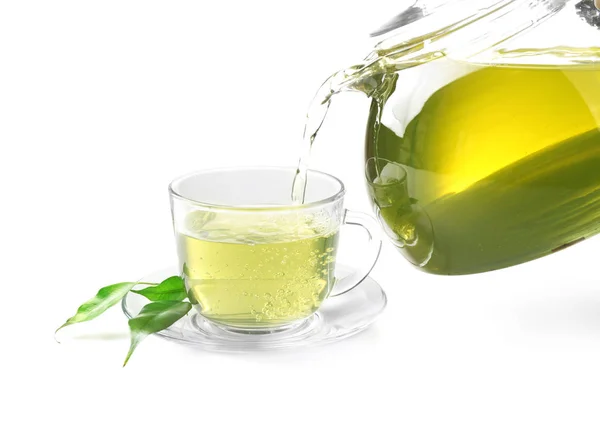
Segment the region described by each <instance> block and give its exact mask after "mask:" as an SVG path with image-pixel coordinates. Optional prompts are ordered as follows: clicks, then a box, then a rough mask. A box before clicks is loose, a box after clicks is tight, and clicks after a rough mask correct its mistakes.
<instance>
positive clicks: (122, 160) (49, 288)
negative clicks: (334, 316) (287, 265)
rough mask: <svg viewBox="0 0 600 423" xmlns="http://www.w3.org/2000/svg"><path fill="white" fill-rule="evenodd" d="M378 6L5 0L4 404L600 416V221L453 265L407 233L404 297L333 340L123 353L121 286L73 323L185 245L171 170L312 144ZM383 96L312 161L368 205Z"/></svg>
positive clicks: (388, 254)
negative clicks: (366, 166)
mask: <svg viewBox="0 0 600 423" xmlns="http://www.w3.org/2000/svg"><path fill="white" fill-rule="evenodd" d="M387 3H388V5H389V4H390V3H392V2H387ZM393 3H397V5H396V7H397V8H398V9H400V8H401V5H402V4H405V3H406V2H404V3H402V2H400V1H398V2H393ZM372 4H373V2H356V3H355V4H354V3H351V2H349V1H347V0H346V1H342V0H326V1H324V0H321V1H316V0H304V1H301V2H283V1H264V0H254V1H237V0H236V1H234V0H230V1H214V2H208V1H171V2H158V1H150V0H144V1H126V0H119V1H111V0H105V1H102V2H96V1H81V0H77V1H58V0H57V1H40V2H33V1H26V0H20V1H6V2H2V3H1V4H0V143H1V144H0V145H1V150H0V175H1V178H0V184H1V190H2V191H1V192H2V207H1V208H0V210H1V211H0V213H1V217H2V218H1V219H0V245H1V247H2V251H1V252H2V259H1V263H2V287H3V289H2V306H1V307H0V316H1V322H2V341H1V342H2V343H1V348H0V358H1V360H0V386H1V387H2V393H1V395H2V396H1V398H2V399H1V403H2V405H1V406H0V421H3V422H21V421H23V422H25V421H27V422H29V421H34V420H33V419H38V421H63V422H75V421H77V422H88V421H91V422H96V421H106V420H111V421H118V422H121V421H123V422H126V421H141V420H142V419H143V420H145V421H159V422H160V421H162V422H167V421H169V422H172V421H183V420H184V419H186V420H190V421H205V422H206V421H213V422H225V421H244V422H255V421H257V422H258V421H263V422H271V421H273V422H295V421H304V422H306V421H311V422H312V421H319V422H321V421H323V422H324V421H335V422H338V421H368V422H379V421H382V422H392V421H393V422H396V421H404V422H446V421H460V422H507V421H511V422H542V421H543V422H549V421H552V422H554V421H556V422H594V421H595V422H597V421H598V420H599V419H600V406H599V403H598V398H599V394H600V281H599V278H600V277H599V276H598V275H597V265H596V263H597V261H598V259H597V254H595V253H596V252H597V251H598V248H597V247H599V246H600V242H599V241H598V240H593V241H586V242H584V243H582V244H580V245H578V246H576V247H573V248H571V249H569V250H566V251H564V252H561V253H559V254H556V255H554V256H552V257H547V258H545V259H542V260H538V261H536V262H533V263H529V264H526V265H523V266H519V267H517V268H513V269H508V270H505V271H500V272H495V273H490V274H486V275H479V276H470V277H454V278H444V277H436V276H430V275H426V274H423V273H420V272H418V271H417V270H415V269H413V268H412V267H410V266H409V265H408V264H407V263H406V262H405V261H404V259H403V258H402V257H401V256H400V254H398V253H397V252H396V251H395V250H393V248H392V247H391V245H390V244H388V243H386V245H385V248H384V253H383V255H382V257H381V260H380V262H379V264H378V265H377V267H376V269H375V271H374V277H375V278H376V279H377V280H378V281H379V282H380V283H381V285H382V286H383V287H384V288H385V290H386V291H387V293H388V296H389V305H388V309H387V310H386V312H385V313H384V314H383V315H382V317H381V319H380V320H379V321H378V322H377V323H376V324H375V325H374V326H373V327H372V328H371V329H369V330H368V331H366V332H364V333H363V334H361V335H359V336H356V337H354V338H351V339H348V340H345V341H343V342H340V343H338V344H335V345H331V346H327V347H323V348H317V349H310V350H302V351H297V352H288V353H277V354H249V355H225V354H216V353H207V352H203V351H200V350H197V349H193V348H189V347H184V346H181V345H178V344H173V343H169V342H166V341H164V340H161V339H158V338H156V337H150V338H148V339H147V340H146V341H144V342H143V343H142V344H141V346H140V347H139V349H138V350H137V351H136V353H135V354H134V356H133V358H132V360H131V361H130V363H129V365H128V366H127V367H126V368H125V369H122V368H121V363H122V360H123V358H124V356H125V353H126V351H127V348H128V344H129V339H128V332H127V324H126V319H125V318H124V316H123V315H122V314H121V312H120V310H119V309H118V308H116V307H115V309H113V310H110V311H109V312H107V314H106V315H105V316H102V317H101V318H99V319H98V320H97V321H95V322H92V323H89V324H85V325H81V326H80V327H79V328H77V327H73V328H69V329H65V331H64V332H63V333H61V334H59V339H60V340H61V341H62V343H61V344H57V343H56V342H55V341H54V339H53V332H54V329H55V328H56V327H58V326H59V325H60V324H62V322H63V321H64V320H65V319H66V318H67V317H69V316H70V315H72V314H73V312H74V311H75V309H76V308H77V306H78V305H79V304H80V303H81V302H83V301H84V300H86V299H88V298H89V297H91V296H92V295H93V294H94V293H95V292H96V290H97V289H98V288H99V287H100V286H103V285H107V284H111V283H116V282H119V281H131V280H136V279H138V278H139V277H141V276H142V275H144V274H146V273H148V272H150V271H152V270H155V269H156V268H161V267H164V266H165V265H169V264H172V263H173V262H174V260H175V253H174V242H173V236H172V233H171V223H170V212H169V206H168V197H167V191H166V187H167V184H168V182H169V181H170V180H171V179H172V178H174V177H175V176H178V175H180V174H182V173H186V172H189V171H191V170H195V169H201V168H208V167H217V166H223V165H242V164H268V165H294V164H295V163H296V160H297V151H298V150H297V149H298V142H299V136H300V133H301V131H302V125H303V116H304V114H305V111H306V108H307V106H308V103H309V102H310V100H311V98H312V96H313V94H314V92H315V91H316V89H317V87H318V85H319V84H320V83H321V82H322V80H324V79H325V77H326V76H327V75H329V74H330V73H332V72H333V71H335V70H337V69H338V68H341V67H344V66H347V65H351V64H353V62H356V61H358V60H360V59H361V58H362V57H363V56H364V55H365V54H366V53H367V52H368V49H369V41H368V38H367V34H368V31H369V30H371V29H373V28H375V27H376V26H377V25H378V24H379V23H380V22H381V19H380V18H381V16H379V15H380V14H381V13H379V12H376V11H373V10H370V9H369V8H371V7H372ZM386 13H387V12H386ZM366 106H367V102H366V101H365V100H363V99H362V98H360V96H359V97H354V96H353V95H348V96H346V97H345V99H344V100H340V101H338V102H336V103H335V104H334V106H333V109H332V113H331V118H330V120H329V121H328V123H327V124H326V127H325V128H324V130H323V137H322V139H321V141H320V142H321V144H320V147H318V148H319V149H320V154H319V155H318V156H319V157H320V158H319V157H318V158H316V159H315V162H314V164H315V166H317V167H319V168H321V169H324V170H326V171H329V172H331V173H334V174H336V175H338V176H339V177H341V178H342V179H344V181H345V182H346V183H347V185H348V188H349V195H348V205H349V206H350V207H354V208H358V209H363V210H368V204H367V202H366V197H365V192H364V187H363V186H362V178H361V158H362V137H363V133H364V123H365V113H366V109H365V108H366ZM356 247H357V248H360V246H356ZM233 419H237V420H233Z"/></svg>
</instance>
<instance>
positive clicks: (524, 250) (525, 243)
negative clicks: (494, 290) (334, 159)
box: [367, 60, 600, 274]
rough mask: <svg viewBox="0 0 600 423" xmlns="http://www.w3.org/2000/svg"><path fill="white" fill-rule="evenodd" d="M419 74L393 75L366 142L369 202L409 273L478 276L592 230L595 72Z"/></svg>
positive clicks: (595, 210) (599, 114)
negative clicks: (420, 270) (409, 264)
mask: <svg viewBox="0 0 600 423" xmlns="http://www.w3.org/2000/svg"><path fill="white" fill-rule="evenodd" d="M427 66H429V67H430V69H420V70H419V76H418V77H417V76H415V75H414V74H412V73H411V71H412V70H408V71H404V72H406V73H404V72H399V73H398V74H397V78H396V80H395V81H394V87H393V88H392V89H391V91H390V93H389V94H388V95H387V99H386V101H385V103H384V104H382V108H383V110H382V111H383V113H379V112H378V111H375V112H373V113H372V114H371V122H370V123H371V125H370V126H371V127H375V126H377V131H374V130H371V131H369V133H368V135H367V157H368V159H369V160H370V162H369V161H368V162H367V164H368V166H367V179H368V182H369V184H370V192H371V195H372V200H373V202H374V204H375V206H376V208H377V211H378V213H379V214H380V216H381V218H382V219H381V220H382V223H383V224H384V226H385V229H386V231H387V232H388V234H389V235H390V236H391V237H392V239H393V240H394V242H395V243H396V245H398V246H399V247H400V248H401V250H402V251H403V253H404V254H405V256H406V257H407V258H408V259H409V260H410V261H411V262H412V263H413V264H415V265H418V266H420V267H422V268H423V270H426V271H429V272H433V273H439V274H464V273H475V272H482V271H487V270H493V269H498V268H502V267H506V266H510V265H514V264H518V263H522V262H524V261H528V260H531V259H534V258H537V257H540V256H543V255H546V254H548V253H551V252H553V251H556V250H559V249H562V248H564V247H567V246H569V245H572V244H574V243H576V242H578V241H580V240H583V239H584V238H586V237H589V236H591V235H594V234H595V233H597V232H598V231H600V130H599V125H600V69H597V68H586V67H580V68H577V67H573V66H569V67H564V68H562V67H559V66H556V67H535V66H533V67H531V66H530V67H518V66H512V65H511V66H494V67H489V66H488V67H486V66H479V65H475V64H464V63H454V62H451V61H449V60H441V61H440V62H437V63H431V64H428V65H425V67H427ZM416 69H417V68H415V69H414V70H416ZM436 72H437V73H439V74H442V75H445V76H444V77H441V79H444V78H452V77H453V76H454V77H455V76H456V75H459V76H458V77H457V78H456V79H454V80H451V81H450V82H448V83H446V80H443V81H441V80H440V77H438V78H437V84H439V85H442V84H443V85H442V86H439V85H438V86H436V82H432V81H431V80H427V77H428V75H432V74H435V73H436ZM423 78H425V79H423ZM408 84H414V85H413V86H412V88H409V89H408V90H407V88H406V87H407V85H408ZM395 90H407V91H408V93H409V94H407V93H406V91H405V92H404V93H402V94H401V96H406V95H412V98H411V100H409V101H408V102H405V101H404V100H402V101H400V99H399V98H398V97H396V96H395ZM400 103H401V104H400ZM388 108H389V111H388ZM386 112H387V114H386ZM379 115H381V117H380V118H379ZM375 121H377V123H376V122H375ZM390 193H391V195H390ZM380 194H382V195H380Z"/></svg>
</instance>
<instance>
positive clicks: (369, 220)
mask: <svg viewBox="0 0 600 423" xmlns="http://www.w3.org/2000/svg"><path fill="white" fill-rule="evenodd" d="M342 223H343V224H344V225H355V226H360V227H362V228H363V229H364V230H365V231H367V234H368V235H369V240H368V243H367V246H366V252H365V254H364V258H363V260H362V263H361V264H359V265H358V266H356V270H355V271H354V272H352V273H351V274H349V275H348V276H345V277H343V278H341V279H340V280H337V281H336V282H335V285H334V287H333V290H332V292H331V294H330V295H329V296H330V297H335V296H337V295H342V294H345V293H346V292H348V291H350V290H351V289H354V288H356V287H357V286H358V285H359V284H360V283H361V282H362V281H364V280H365V279H366V278H367V276H368V275H369V273H371V270H373V267H374V266H375V263H377V258H379V253H380V252H381V236H380V232H379V230H380V228H379V223H378V222H377V220H375V219H374V218H373V217H371V216H369V215H368V214H366V213H360V212H355V211H351V210H347V209H346V210H345V212H344V220H343V222H342Z"/></svg>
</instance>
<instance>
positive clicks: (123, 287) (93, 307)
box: [54, 282, 138, 334]
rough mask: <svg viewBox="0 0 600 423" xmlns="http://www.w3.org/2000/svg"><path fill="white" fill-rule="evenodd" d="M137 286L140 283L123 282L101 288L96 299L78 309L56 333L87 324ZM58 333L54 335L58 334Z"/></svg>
mask: <svg viewBox="0 0 600 423" xmlns="http://www.w3.org/2000/svg"><path fill="white" fill-rule="evenodd" d="M137 284H138V282H122V283H116V284H114V285H109V286H105V287H104V288H101V289H100V291H98V293H97V294H96V296H95V297H94V298H92V299H91V300H88V301H86V302H85V303H83V304H82V305H81V306H80V307H79V308H78V309H77V313H75V315H74V316H73V317H71V318H69V319H68V320H67V321H66V322H65V323H64V324H63V325H62V326H61V327H59V328H58V329H56V332H58V331H59V330H61V329H62V328H64V327H65V326H69V325H72V324H74V323H80V322H87V321H88V320H92V319H94V318H96V317H98V316H100V315H101V314H102V313H104V312H105V311H106V310H107V309H109V308H110V307H112V306H113V305H115V304H116V303H118V302H119V301H120V300H121V299H122V298H123V297H124V296H125V295H126V294H127V293H128V292H129V291H130V290H131V288H133V287H134V286H136V285H137ZM56 332H54V333H55V334H56Z"/></svg>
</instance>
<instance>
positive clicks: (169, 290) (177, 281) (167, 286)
mask: <svg viewBox="0 0 600 423" xmlns="http://www.w3.org/2000/svg"><path fill="white" fill-rule="evenodd" d="M132 292H135V293H136V294H140V295H143V296H144V297H146V298H148V299H149V300H150V301H181V300H185V299H186V298H187V295H186V293H185V283H184V282H183V279H182V278H181V277H179V276H171V277H170V278H168V279H165V280H164V281H162V282H161V283H160V284H159V285H157V286H150V287H148V288H144V289H142V290H135V289H134V290H132Z"/></svg>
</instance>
